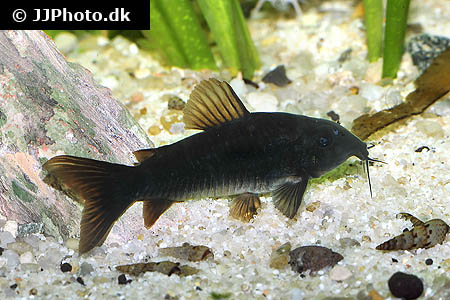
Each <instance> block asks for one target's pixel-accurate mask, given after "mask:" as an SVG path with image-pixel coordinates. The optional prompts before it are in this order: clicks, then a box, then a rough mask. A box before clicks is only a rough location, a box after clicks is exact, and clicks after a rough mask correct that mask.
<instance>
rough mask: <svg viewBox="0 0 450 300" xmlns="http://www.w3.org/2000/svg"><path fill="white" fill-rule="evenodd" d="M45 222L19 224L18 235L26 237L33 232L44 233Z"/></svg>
mask: <svg viewBox="0 0 450 300" xmlns="http://www.w3.org/2000/svg"><path fill="white" fill-rule="evenodd" d="M43 232H44V224H43V223H26V224H19V226H18V228H17V236H19V237H25V236H28V235H30V234H33V233H43Z"/></svg>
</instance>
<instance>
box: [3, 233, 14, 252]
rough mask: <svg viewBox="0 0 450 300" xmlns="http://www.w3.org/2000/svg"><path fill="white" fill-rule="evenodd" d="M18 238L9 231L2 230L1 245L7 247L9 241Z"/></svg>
mask: <svg viewBox="0 0 450 300" xmlns="http://www.w3.org/2000/svg"><path fill="white" fill-rule="evenodd" d="M15 241H16V239H15V238H14V236H13V235H12V233H11V232H9V231H2V232H0V247H3V248H6V246H7V245H8V244H9V243H13V242H15Z"/></svg>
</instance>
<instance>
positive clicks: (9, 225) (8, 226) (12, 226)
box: [3, 220, 19, 238]
mask: <svg viewBox="0 0 450 300" xmlns="http://www.w3.org/2000/svg"><path fill="white" fill-rule="evenodd" d="M18 229H19V225H18V224H17V222H16V221H11V220H10V221H6V223H5V226H4V227H3V230H4V231H8V232H10V233H11V234H12V235H13V237H14V238H15V237H17V230H18Z"/></svg>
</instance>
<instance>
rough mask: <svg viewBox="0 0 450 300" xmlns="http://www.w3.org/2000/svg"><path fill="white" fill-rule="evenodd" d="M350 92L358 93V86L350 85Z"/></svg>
mask: <svg viewBox="0 0 450 300" xmlns="http://www.w3.org/2000/svg"><path fill="white" fill-rule="evenodd" d="M349 90H350V93H352V94H353V95H358V94H359V87H358V86H352V87H350V88H349Z"/></svg>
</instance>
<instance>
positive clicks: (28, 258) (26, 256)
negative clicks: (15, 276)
mask: <svg viewBox="0 0 450 300" xmlns="http://www.w3.org/2000/svg"><path fill="white" fill-rule="evenodd" d="M19 260H20V263H21V264H26V263H36V260H35V259H34V255H33V253H31V252H30V251H27V252H24V253H23V254H22V255H20V257H19Z"/></svg>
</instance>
